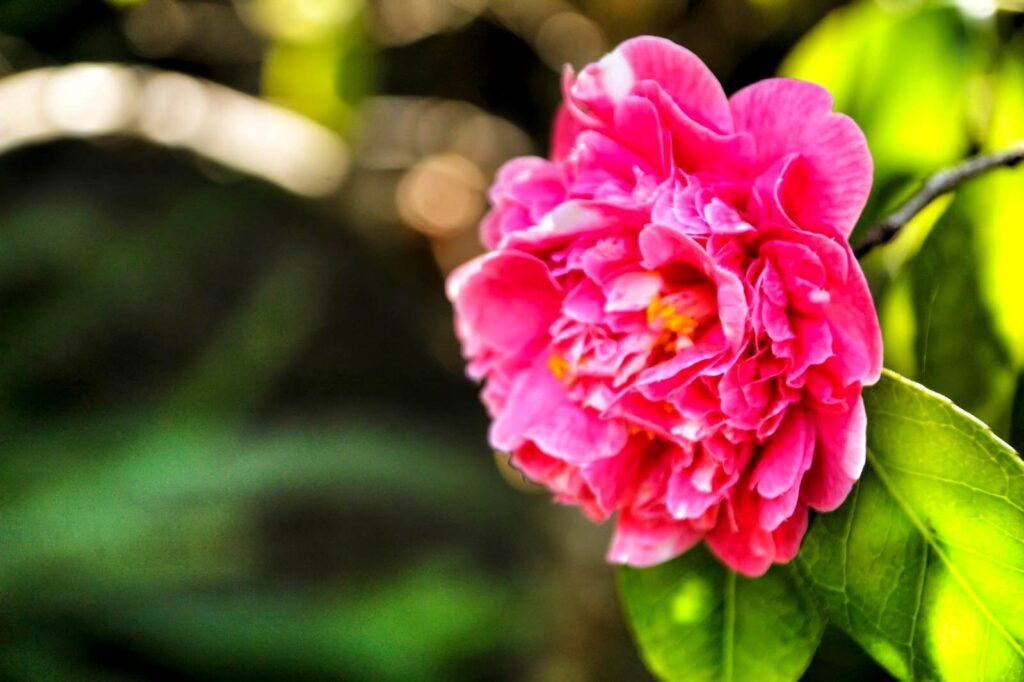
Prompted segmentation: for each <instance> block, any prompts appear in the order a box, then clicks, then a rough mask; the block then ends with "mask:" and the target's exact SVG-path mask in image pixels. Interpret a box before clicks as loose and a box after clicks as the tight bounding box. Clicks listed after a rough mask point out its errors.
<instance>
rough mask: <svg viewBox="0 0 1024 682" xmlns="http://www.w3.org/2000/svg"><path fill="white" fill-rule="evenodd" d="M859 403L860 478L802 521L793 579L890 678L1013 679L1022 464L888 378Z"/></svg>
mask: <svg viewBox="0 0 1024 682" xmlns="http://www.w3.org/2000/svg"><path fill="white" fill-rule="evenodd" d="M864 398H865V403H866V406H867V413H868V425H869V426H868V464H867V467H866V468H865V471H864V476H863V477H862V479H861V481H860V482H859V483H858V484H857V486H856V487H855V488H854V491H853V493H851V495H850V498H849V499H848V500H847V502H846V503H845V504H844V505H843V506H842V507H841V508H840V509H839V510H838V511H836V512H835V513H832V514H825V515H821V516H818V517H816V518H815V520H814V521H813V522H812V524H811V528H810V530H809V532H808V534H807V537H806V538H805V541H804V546H803V548H802V549H801V551H800V554H799V555H797V559H796V562H795V563H796V568H797V573H798V574H799V575H801V576H803V578H804V579H805V580H806V581H807V584H808V587H809V588H810V589H811V591H812V592H813V594H814V595H815V596H816V597H817V598H818V600H819V602H820V604H821V605H822V606H823V607H824V609H825V611H826V612H827V615H828V617H829V619H830V620H831V621H832V622H833V623H834V624H835V625H837V626H838V627H840V628H842V629H844V630H846V631H847V632H848V633H849V634H850V635H851V636H852V637H853V638H854V639H856V640H857V641H858V642H859V643H860V644H861V645H862V646H863V647H864V648H865V649H866V650H867V651H868V652H869V653H870V654H871V655H872V656H874V657H875V659H876V660H878V661H879V662H880V663H881V664H882V665H884V666H885V667H886V668H887V669H888V670H889V671H890V672H892V673H893V675H895V676H896V677H898V678H900V679H905V680H934V679H944V680H956V681H957V682H961V681H969V680H984V681H990V680H1020V679H1022V678H1024V464H1022V463H1021V461H1020V459H1019V457H1018V456H1017V454H1016V453H1015V452H1014V451H1013V450H1012V449H1011V448H1010V447H1009V446H1008V445H1006V444H1005V443H1003V442H1002V441H1001V440H999V439H998V438H997V437H996V436H995V435H993V433H992V432H991V430H990V429H989V428H988V427H986V426H985V425H984V424H982V423H981V422H979V421H978V420H977V419H975V418H974V417H972V416H971V415H969V414H967V413H966V412H964V411H962V410H960V409H959V408H957V407H956V406H955V405H953V404H952V403H951V402H950V401H949V400H948V399H946V398H944V397H943V396H940V395H938V394H936V393H933V392H931V391H929V390H928V389H926V388H924V387H923V386H920V385H918V384H915V383H913V382H911V381H909V380H907V379H904V378H902V377H900V376H898V375H896V374H893V373H891V372H886V374H885V375H884V376H883V377H882V380H881V381H880V382H879V383H878V385H877V386H874V387H872V388H870V389H868V390H866V391H865V393H864Z"/></svg>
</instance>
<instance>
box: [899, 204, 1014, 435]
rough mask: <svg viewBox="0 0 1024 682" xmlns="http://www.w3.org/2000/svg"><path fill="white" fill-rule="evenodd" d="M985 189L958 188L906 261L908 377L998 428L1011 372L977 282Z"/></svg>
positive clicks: (1009, 391) (1011, 381) (1005, 408)
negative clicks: (911, 333) (911, 328)
mask: <svg viewBox="0 0 1024 682" xmlns="http://www.w3.org/2000/svg"><path fill="white" fill-rule="evenodd" d="M987 196H988V195H987V194H986V187H985V186H984V185H980V184H972V185H969V186H967V187H965V188H964V189H962V190H960V192H959V193H958V194H957V197H956V199H955V200H954V201H953V203H952V205H951V206H950V207H949V209H948V210H947V211H946V212H945V213H944V214H943V215H942V217H941V218H940V219H939V221H938V223H937V224H936V225H935V227H934V228H932V231H931V233H930V234H929V235H928V238H927V239H926V240H925V242H924V244H923V246H922V247H921V250H920V251H919V252H918V253H917V255H916V256H915V257H914V258H913V259H911V261H910V262H909V263H908V264H907V269H906V272H907V275H908V277H909V280H910V289H911V298H912V301H913V312H914V317H915V318H916V320H917V323H916V326H917V332H916V339H915V344H914V347H915V355H916V360H917V362H916V373H915V375H914V377H913V378H914V379H915V380H917V381H920V382H921V383H923V384H925V385H927V386H929V387H931V388H932V389H934V390H936V391H938V392H939V393H941V394H942V395H944V396H947V397H949V398H950V399H951V400H952V401H953V402H955V403H956V404H957V405H959V406H960V407H962V408H964V409H965V410H967V411H969V412H970V413H971V414H974V415H976V416H977V417H979V418H980V419H982V420H983V421H985V422H986V423H988V424H990V425H992V426H993V427H994V428H995V429H996V431H997V433H1000V434H1004V435H1005V433H1006V419H1007V417H1008V413H1009V409H1008V408H1009V401H1010V398H1011V396H1012V391H1013V386H1014V383H1015V378H1016V377H1015V372H1014V371H1013V369H1012V367H1011V362H1010V356H1009V353H1008V352H1007V349H1006V346H1005V344H1004V343H1003V341H1002V339H1001V338H1000V336H999V335H998V334H997V333H996V329H995V325H994V322H993V319H992V315H991V313H990V309H989V306H988V305H987V304H986V301H985V299H984V297H983V296H982V291H981V285H980V281H979V279H980V278H979V268H978V260H979V259H978V248H977V243H978V238H979V229H980V225H979V223H980V221H979V219H978V210H977V209H978V207H979V206H980V205H981V204H983V203H984V201H985V200H986V197H987ZM885 331H886V332H888V331H889V330H885Z"/></svg>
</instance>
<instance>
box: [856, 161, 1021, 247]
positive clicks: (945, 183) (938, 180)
mask: <svg viewBox="0 0 1024 682" xmlns="http://www.w3.org/2000/svg"><path fill="white" fill-rule="evenodd" d="M1021 161H1024V143H1020V144H1018V145H1016V146H1014V147H1011V148H1010V149H1004V150H1002V151H998V152H993V153H991V154H979V155H978V156H972V157H971V158H969V159H967V160H965V161H964V162H963V163H961V164H960V165H958V166H953V167H952V168H946V169H943V170H940V171H939V172H937V173H936V174H935V175H933V176H931V177H930V178H928V180H927V181H926V182H925V183H924V185H922V186H921V189H919V190H918V191H917V192H915V193H914V194H913V195H912V196H911V197H910V198H909V199H907V201H906V202H905V203H904V204H903V205H902V206H900V207H899V208H897V209H896V210H895V211H893V212H892V213H890V214H889V215H888V216H886V217H885V218H884V219H882V220H881V221H879V222H877V223H875V224H874V225H872V226H871V227H870V228H868V231H867V233H866V234H865V235H864V238H863V239H861V240H860V242H859V243H858V244H857V246H856V247H855V248H854V250H853V252H854V253H855V254H856V255H857V258H861V257H862V256H864V255H866V254H867V253H869V252H870V251H871V250H872V249H874V248H875V247H876V246H881V245H882V244H886V243H888V242H889V241H891V240H892V239H893V237H895V236H896V235H897V234H899V232H900V230H902V229H903V227H904V226H905V225H906V224H907V223H909V222H910V221H911V220H913V218H914V216H916V215H917V214H918V213H920V212H921V211H922V210H924V209H925V207H927V206H928V204H930V203H932V202H933V201H935V200H936V199H937V198H939V197H940V196H942V195H943V194H946V193H948V192H952V191H953V190H955V189H956V188H957V187H959V186H960V185H962V184H963V183H965V182H967V181H968V180H970V179H971V178H976V177H978V176H979V175H982V174H984V173H987V172H989V171H990V170H993V169H995V168H1012V167H1014V166H1016V165H1017V164H1018V163H1020V162H1021Z"/></svg>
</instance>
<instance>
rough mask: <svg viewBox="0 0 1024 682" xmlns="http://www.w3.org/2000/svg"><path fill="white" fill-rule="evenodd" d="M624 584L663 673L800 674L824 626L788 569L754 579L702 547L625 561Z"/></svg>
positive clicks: (636, 623)
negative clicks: (636, 563) (645, 561)
mask: <svg viewBox="0 0 1024 682" xmlns="http://www.w3.org/2000/svg"><path fill="white" fill-rule="evenodd" d="M619 584H620V587H621V592H622V598H623V602H624V603H625V608H626V614H627V616H628V618H629V622H630V625H631V628H632V630H633V634H634V636H635V638H636V640H637V643H638V644H639V646H640V652H641V654H642V656H643V658H644V660H645V661H646V663H647V665H648V667H649V668H650V669H651V670H652V671H653V672H654V673H655V674H656V675H657V676H658V677H660V678H662V679H665V680H687V681H688V682H700V681H701V680H723V681H730V682H731V681H732V680H759V681H761V682H772V681H773V680H797V679H799V678H800V675H801V674H802V673H803V671H804V670H806V669H807V665H808V664H809V663H810V661H811V656H812V655H813V654H814V650H815V649H816V648H817V646H818V642H819V641H820V639H821V635H822V632H823V631H824V628H825V621H824V619H823V618H822V617H821V615H820V614H819V612H818V610H817V608H816V607H815V605H814V603H813V601H812V600H811V599H810V598H809V597H808V596H807V595H806V594H805V593H804V592H803V591H802V590H801V589H800V587H799V585H798V584H797V582H796V581H794V579H793V576H792V575H791V574H790V572H789V571H787V570H786V569H784V568H780V567H776V568H774V569H772V570H770V571H769V572H768V573H767V574H766V575H765V576H764V577H762V578H758V579H756V580H750V579H748V578H744V577H741V576H738V575H737V574H736V573H734V572H733V571H730V570H729V569H727V568H725V567H724V566H722V564H721V563H719V562H718V560H716V559H715V558H714V557H713V556H711V555H710V554H709V553H708V552H707V551H706V550H705V549H704V548H703V547H701V548H697V549H693V550H691V551H689V552H687V553H686V554H684V555H683V556H681V557H679V558H678V559H675V560H674V561H670V562H668V563H665V564H662V565H660V566H655V567H653V568H646V569H633V568H623V569H621V571H620V573H619Z"/></svg>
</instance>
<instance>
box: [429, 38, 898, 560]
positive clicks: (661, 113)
mask: <svg viewBox="0 0 1024 682" xmlns="http://www.w3.org/2000/svg"><path fill="white" fill-rule="evenodd" d="M870 186H871V157H870V155H869V153H868V149H867V145H866V143H865V141H864V136H863V134H862V133H861V131H860V130H859V129H858V127H857V125H856V124H855V123H854V122H853V121H852V120H850V119H849V118H848V117H846V116H844V115H842V114H837V113H833V111H832V99H831V97H830V96H829V94H828V93H827V92H826V91H825V90H823V89H822V88H820V87H818V86H816V85H812V84H810V83H804V82H800V81H795V80H787V79H770V80H765V81H761V82H759V83H755V84H754V85H751V86H750V87H747V88H745V89H743V90H741V91H740V92H738V93H736V94H735V95H733V96H732V97H731V98H727V97H726V96H725V94H724V92H723V91H722V88H721V86H720V85H719V83H718V81H717V80H716V79H715V77H714V76H713V75H712V73H711V72H710V71H709V70H708V68H707V67H706V66H705V65H704V64H703V63H702V62H701V61H700V60H699V59H698V58H697V57H696V56H694V55H693V54H692V53H691V52H689V51H687V50H685V49H684V48H682V47H679V46H678V45H675V44H673V43H671V42H668V41H666V40H662V39H659V38H650V37H643V38H636V39H634V40H630V41H627V42H625V43H623V44H622V45H620V46H619V47H618V48H617V49H615V51H613V52H612V53H611V54H609V55H607V56H606V57H604V58H603V59H601V61H599V62H598V63H596V64H591V65H589V66H587V67H586V68H585V69H583V71H582V72H581V73H580V74H579V75H578V76H574V75H573V74H572V73H571V72H567V73H566V76H565V104H564V106H563V107H562V109H561V111H560V112H559V114H558V118H557V120H556V123H555V131H554V141H553V155H552V159H551V160H547V159H541V158H520V159H515V160H513V161H511V162H509V163H508V164H507V165H506V166H505V167H504V168H503V169H502V170H501V172H500V173H499V175H498V179H497V182H496V184H495V186H494V188H493V189H492V190H491V200H492V203H493V208H492V210H491V212H490V214H489V215H488V216H487V217H486V219H485V220H484V224H483V239H484V241H485V243H486V245H487V246H488V248H489V249H490V252H489V253H487V254H486V255H484V256H481V257H479V258H477V259H475V260H473V261H471V262H469V263H467V264H466V265H463V266H462V267H461V268H459V269H458V270H456V271H455V272H454V273H452V275H451V277H450V278H449V280H448V295H449V297H450V298H451V300H452V301H453V302H454V305H455V311H456V330H457V333H458V335H459V338H460V339H461V341H462V344H463V350H464V353H465V355H466V357H467V358H468V359H469V369H468V372H469V375H470V376H471V377H472V378H474V379H476V380H486V387H485V388H484V391H483V400H484V403H485V404H486V406H487V409H488V410H489V412H490V414H491V416H492V417H493V423H492V425H491V429H490V440H491V444H492V445H493V446H494V447H495V448H496V449H498V450H502V451H505V452H508V453H510V454H511V462H512V464H513V465H514V466H515V467H516V468H518V469H519V470H520V471H521V472H522V473H523V474H524V475H525V476H527V477H528V478H530V479H531V480H534V481H537V482H539V483H542V484H544V485H545V486H547V487H548V488H549V489H550V490H551V491H552V492H553V494H554V496H555V498H556V499H557V500H558V501H559V502H563V503H567V504H575V505H579V506H580V507H581V508H582V509H583V511H584V512H585V513H586V514H587V515H588V516H590V517H591V518H593V519H595V520H598V521H600V520H604V519H607V518H609V517H611V516H612V515H615V516H616V521H615V532H614V538H613V540H612V544H611V548H610V550H609V554H608V558H609V560H610V561H613V562H616V563H623V564H630V565H633V566H649V565H652V564H657V563H660V562H663V561H666V560H668V559H670V558H672V557H675V556H677V555H679V554H681V553H682V552H685V551H686V550H687V549H688V548H690V547H691V546H693V545H694V544H695V543H697V542H699V541H700V540H702V539H703V540H705V541H706V542H707V544H708V546H709V547H710V549H711V551H712V552H714V553H715V554H716V555H717V556H718V557H719V558H720V559H721V560H722V561H723V562H725V563H726V564H727V565H729V566H730V567H732V568H733V569H735V570H737V571H739V572H741V573H743V574H746V575H749V576H756V575H760V574H763V573H764V572H765V571H767V570H768V568H769V567H771V565H772V564H773V563H784V562H786V561H789V560H790V559H792V558H793V556H794V555H795V554H796V552H797V549H798V548H799V546H800V541H801V539H802V537H803V535H804V533H805V531H806V529H807V519H808V510H809V509H815V510H818V511H830V510H833V509H835V508H836V507H838V506H839V504H840V503H842V501H843V500H844V499H845V498H846V496H847V494H848V493H849V492H850V488H851V487H852V486H853V484H854V482H855V481H856V480H857V478H858V477H859V476H860V473H861V470H862V468H863V466H864V459H865V416H864V404H863V402H862V400H861V389H862V387H863V386H864V385H865V384H871V383H873V382H875V381H876V380H877V379H878V376H879V372H880V369H881V347H882V345H881V338H880V335H879V327H878V321H877V317H876V314H875V310H874V304H873V303H872V300H871V295H870V293H869V292H868V288H867V285H866V283H865V280H864V275H863V273H862V272H861V270H860V268H859V266H858V264H857V261H856V260H855V259H854V256H853V253H852V251H851V249H850V246H849V243H848V241H847V237H848V236H849V233H850V230H851V229H852V228H853V225H854V222H855V221H856V220H857V217H858V215H859V214H860V212H861V209H862V208H863V206H864V202H865V200H866V199H867V196H868V191H869V189H870Z"/></svg>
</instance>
